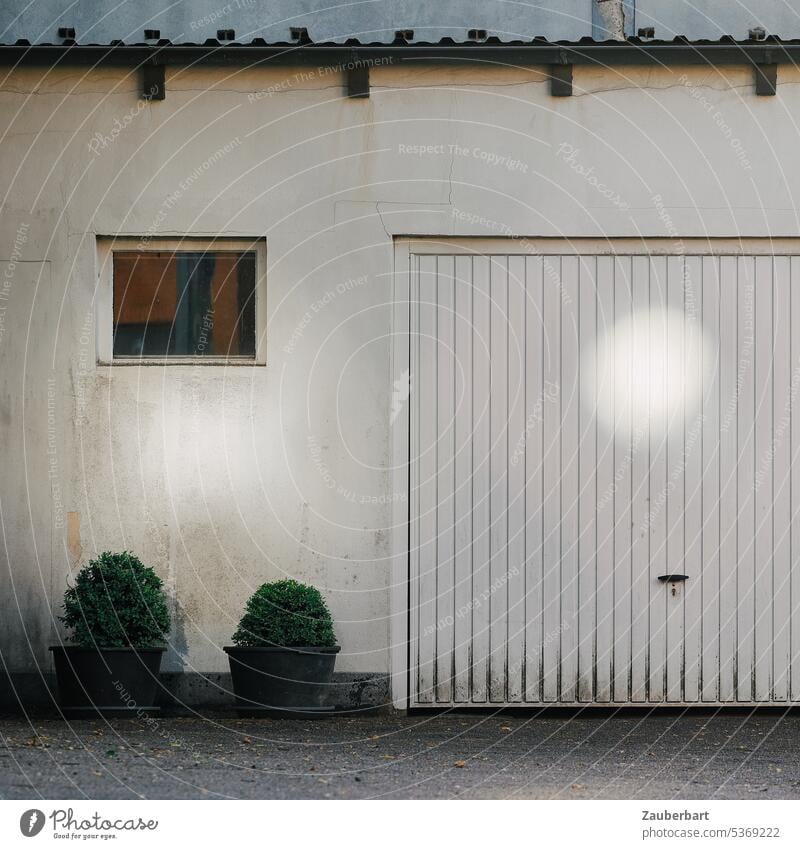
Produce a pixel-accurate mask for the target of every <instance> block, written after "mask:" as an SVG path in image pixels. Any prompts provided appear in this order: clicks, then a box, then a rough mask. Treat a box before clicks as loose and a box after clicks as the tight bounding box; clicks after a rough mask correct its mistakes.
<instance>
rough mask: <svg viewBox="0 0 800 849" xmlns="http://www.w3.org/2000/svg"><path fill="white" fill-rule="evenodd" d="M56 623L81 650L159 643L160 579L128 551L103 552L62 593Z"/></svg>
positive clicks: (162, 622)
mask: <svg viewBox="0 0 800 849" xmlns="http://www.w3.org/2000/svg"><path fill="white" fill-rule="evenodd" d="M59 618H60V619H61V621H62V622H63V623H64V624H65V625H66V626H67V628H70V629H71V630H72V631H73V640H74V642H75V644H76V645H79V646H83V647H85V648H94V647H95V646H96V647H98V648H122V647H127V646H130V647H132V648H149V647H151V646H160V645H163V644H164V642H165V640H166V637H167V634H168V633H169V625H170V622H169V610H168V608H167V599H166V596H165V595H164V590H163V589H162V585H161V578H159V577H158V575H156V573H155V572H154V571H153V570H152V569H151V568H150V567H149V566H145V565H144V563H142V561H141V560H139V558H138V557H136V556H135V555H134V554H131V553H130V552H128V551H123V552H122V553H121V554H112V553H111V552H110V551H104V552H103V553H102V554H101V555H100V556H99V557H98V558H97V559H96V560H90V561H89V565H88V566H84V567H83V569H81V570H80V572H78V576H77V578H76V579H75V586H72V587H69V589H67V591H66V592H65V593H64V615H63V616H61V617H59Z"/></svg>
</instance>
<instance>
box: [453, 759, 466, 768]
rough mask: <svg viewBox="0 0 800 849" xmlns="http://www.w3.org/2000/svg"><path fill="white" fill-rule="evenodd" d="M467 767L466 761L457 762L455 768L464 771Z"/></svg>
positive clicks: (454, 764)
mask: <svg viewBox="0 0 800 849" xmlns="http://www.w3.org/2000/svg"><path fill="white" fill-rule="evenodd" d="M466 765H467V762H466V761H455V762H454V763H453V766H457V767H458V768H459V769H463V768H464V767H465V766H466Z"/></svg>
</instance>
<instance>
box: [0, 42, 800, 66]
mask: <svg viewBox="0 0 800 849" xmlns="http://www.w3.org/2000/svg"><path fill="white" fill-rule="evenodd" d="M379 58H387V59H389V58H391V59H393V60H394V59H397V60H400V61H406V60H411V61H426V62H443V61H449V60H458V61H462V62H468V61H480V62H484V61H492V62H501V63H502V62H506V63H512V64H522V65H525V64H528V65H548V64H592V65H606V64H614V65H617V64H622V65H633V64H656V65H658V64H678V63H691V64H711V65H714V64H742V63H754V64H776V63H781V62H795V61H800V39H791V40H783V39H780V38H778V37H776V36H767V37H766V38H765V39H760V40H753V39H746V40H738V41H737V40H736V39H734V38H733V37H732V36H723V37H722V38H720V39H717V40H709V39H701V40H696V41H690V40H689V39H688V38H685V37H683V36H678V37H676V38H674V39H672V40H669V41H664V40H659V41H656V40H649V39H640V38H630V39H628V40H626V41H595V40H594V39H592V38H590V37H585V38H581V39H579V40H578V41H548V40H547V39H545V38H542V37H536V38H533V39H531V40H530V41H519V40H517V41H501V40H500V39H499V38H496V37H492V38H488V39H486V40H484V41H455V40H453V39H452V38H443V39H441V40H440V41H438V42H416V41H405V40H404V39H395V40H394V41H393V42H391V43H383V42H370V43H362V42H360V41H358V40H357V39H349V40H348V41H345V42H341V43H340V42H332V41H326V42H312V41H302V42H283V41H282V42H267V41H265V40H264V39H261V38H256V39H253V40H252V41H250V42H247V43H242V42H220V41H218V40H216V39H208V40H206V41H205V42H203V43H202V44H198V43H191V42H182V43H180V44H174V43H172V42H170V41H168V40H161V41H159V42H157V43H155V44H152V43H150V44H148V43H142V42H139V43H136V44H124V43H123V42H121V41H120V42H115V43H112V44H79V43H76V42H65V43H63V44H35V45H31V44H29V43H28V42H26V41H17V42H16V43H14V44H0V60H5V61H13V62H14V63H15V64H16V63H19V64H54V63H69V64H75V63H79V64H84V63H89V64H125V65H128V64H147V63H151V64H185V63H192V64H195V63H206V64H236V63H242V62H245V63H249V64H255V63H260V62H275V63H277V64H285V65H290V64H309V63H313V62H320V61H324V62H327V63H335V64H341V63H345V62H349V63H352V62H359V61H361V62H369V61H375V60H376V59H379Z"/></svg>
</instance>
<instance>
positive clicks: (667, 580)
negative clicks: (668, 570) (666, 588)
mask: <svg viewBox="0 0 800 849" xmlns="http://www.w3.org/2000/svg"><path fill="white" fill-rule="evenodd" d="M688 577H689V576H688V575H659V576H658V580H659V581H661V583H662V584H674V583H675V582H676V581H685V580H687V579H688Z"/></svg>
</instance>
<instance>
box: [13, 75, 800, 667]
mask: <svg viewBox="0 0 800 849" xmlns="http://www.w3.org/2000/svg"><path fill="white" fill-rule="evenodd" d="M0 79H1V80H2V87H1V88H0V121H2V127H0V132H1V133H2V135H0V147H1V148H2V151H3V156H2V164H1V165H0V197H2V207H1V212H0V216H1V220H0V275H2V287H3V291H2V299H1V300H0V308H3V310H2V320H3V323H2V337H1V338H0V357H2V371H0V382H1V389H0V432H1V433H2V443H0V444H2V446H3V448H2V450H3V475H2V482H1V483H0V497H1V498H2V503H1V507H2V534H3V540H2V546H0V560H1V561H2V564H0V582H2V587H0V594H1V596H2V598H3V599H4V601H3V605H4V609H3V615H2V617H0V649H2V653H3V657H4V658H5V660H6V663H7V664H8V666H9V668H10V669H11V671H31V670H34V669H35V665H34V661H35V662H37V663H40V664H42V665H43V668H49V666H48V664H49V657H48V652H47V650H46V647H47V645H48V644H49V643H50V642H51V641H52V640H53V638H54V636H55V634H56V624H55V622H54V620H53V619H52V615H51V614H52V612H55V613H57V612H58V610H57V608H58V605H59V601H60V598H61V595H62V593H63V590H64V587H65V581H66V578H67V575H68V573H69V570H70V568H71V567H73V566H74V565H75V564H76V563H78V562H82V560H83V559H85V558H87V557H89V556H91V555H93V554H95V553H96V552H98V551H101V550H104V549H119V548H123V547H127V548H129V549H131V550H133V551H135V552H136V553H138V554H139V555H140V556H141V557H142V558H143V559H144V560H145V561H146V562H149V563H151V564H152V565H154V566H155V567H156V568H157V570H158V571H159V573H160V574H161V575H162V576H163V577H164V578H165V580H166V581H167V584H168V587H169V590H170V593H171V595H172V597H173V598H174V599H175V611H176V626H175V636H174V646H175V651H173V652H171V654H170V657H169V658H168V661H167V668H168V669H171V670H179V669H185V670H192V669H193V670H197V671H201V672H211V671H221V670H224V669H225V668H226V665H227V664H226V658H225V655H224V654H223V653H222V652H221V649H220V647H221V646H222V645H225V644H227V643H228V642H229V639H230V635H231V633H232V631H233V629H234V627H235V624H236V621H237V620H238V617H239V615H240V613H241V609H242V605H243V603H244V600H245V599H246V597H247V595H248V594H249V593H250V592H251V591H252V589H253V588H254V587H255V586H257V585H258V584H260V583H261V582H263V581H266V580H270V579H275V578H277V577H279V576H281V575H289V576H293V577H297V578H299V579H301V580H305V581H310V582H313V583H315V584H316V585H318V586H319V587H320V588H321V589H322V590H323V592H324V593H325V595H326V597H327V598H328V600H329V602H330V605H331V608H332V611H333V613H334V616H335V619H336V631H337V635H338V637H339V639H340V642H341V643H342V646H343V651H342V654H341V656H340V659H339V661H338V667H337V668H338V669H340V670H342V671H387V670H388V665H389V641H390V639H389V627H388V615H389V583H390V553H391V552H392V550H393V546H395V547H402V545H403V544H404V543H403V541H404V539H405V533H406V530H405V527H401V528H399V529H393V528H392V527H391V523H392V514H393V500H395V499H400V500H401V501H402V500H404V499H405V498H406V497H407V493H406V492H405V491H397V492H393V491H392V490H391V483H390V468H389V467H390V464H391V430H390V428H391V425H390V418H391V408H392V390H393V380H394V378H395V375H393V374H392V372H391V366H390V350H391V332H392V324H391V316H392V257H393V238H394V237H395V236H398V235H404V234H418V235H443V234H444V235H448V234H452V235H460V236H469V235H483V236H509V235H512V234H513V235H517V236H521V237H524V236H559V237H578V236H606V235H607V236H610V237H613V236H637V235H647V236H670V237H674V238H679V237H688V236H709V237H716V236H734V237H736V236H742V237H769V236H787V237H793V236H797V235H798V233H799V227H798V216H797V212H796V208H795V203H794V200H793V199H794V198H795V197H796V196H797V195H798V192H800V165H798V159H797V156H796V147H797V137H798V132H797V126H796V123H795V122H796V116H797V115H798V114H800V88H799V87H798V86H797V82H798V81H800V72H798V71H793V70H790V69H788V68H784V67H781V70H780V77H779V83H780V86H779V93H778V96H777V97H774V98H770V97H761V98H759V97H756V96H755V94H754V92H753V83H752V74H751V72H750V71H748V70H746V69H744V68H742V69H727V70H716V69H699V68H685V69H682V68H676V69H664V70H646V69H621V70H616V69H610V70H608V71H592V70H587V69H581V68H576V72H575V86H576V88H575V96H573V97H571V98H561V99H553V98H551V97H550V95H549V87H548V84H547V83H546V81H545V80H544V79H543V78H542V76H541V74H540V72H539V71H536V70H522V69H503V68H484V69H482V68H479V67H468V68H462V69H457V70H447V69H443V68H439V67H420V68H416V69H413V70H409V69H401V68H395V67H391V66H386V67H381V68H375V69H373V70H372V73H371V79H372V96H371V97H370V99H368V100H347V99H344V98H343V97H342V84H341V83H342V81H341V78H340V76H339V75H338V74H337V73H314V72H309V71H308V70H307V69H306V70H300V69H280V68H276V69H256V70H240V69H229V70H225V71H220V70H213V69H183V70H176V69H173V70H170V71H169V72H168V76H167V99H166V100H165V101H164V102H154V103H150V104H144V103H143V102H141V101H139V100H138V98H137V92H138V88H139V81H138V77H137V76H136V75H130V74H129V73H128V72H126V71H124V70H115V69H102V70H96V71H91V72H86V71H84V70H78V69H62V70H55V71H48V70H45V69H20V70H13V71H9V70H8V69H4V70H3V71H2V73H1V74H0ZM115 127H116V128H120V127H121V129H119V130H118V132H115ZM98 134H99V136H98ZM112 139H113V140H112ZM217 151H224V153H223V154H222V155H220V154H217V153H216V152H217ZM212 158H215V159H216V161H215V162H214V163H213V164H212V165H210V166H208V167H205V168H204V166H203V163H205V162H207V161H208V160H210V159H212ZM196 169H200V176H198V177H197V178H196V179H194V180H193V181H191V185H186V181H187V179H190V175H192V174H193V172H195V170H196ZM182 183H183V184H184V185H183V187H182ZM175 192H177V193H178V200H177V202H176V203H174V204H171V205H167V204H165V198H166V197H167V196H169V195H170V194H173V193H175ZM151 232H155V233H157V234H159V235H162V236H181V235H184V234H191V235H203V236H207V235H214V234H217V235H229V236H246V237H254V236H263V237H265V238H266V241H267V253H268V279H267V298H268V326H267V328H266V333H267V337H266V338H267V365H266V366H265V367H241V366H237V367H228V368H226V367H219V366H205V367H198V368H194V367H192V366H182V367H179V366H169V367H141V368H140V367H110V368H109V367H106V366H97V365H96V364H95V360H96V349H95V338H96V332H97V328H96V326H95V319H94V316H95V305H94V304H95V296H96V291H95V289H96V283H97V277H96V275H97V247H96V237H97V236H98V235H100V236H102V235H113V234H125V235H134V236H139V235H142V234H148V233H151ZM15 243H16V247H15ZM6 283H7V284H8V285H6ZM48 393H49V401H48ZM48 403H49V406H48ZM29 645H30V646H31V650H32V653H31V650H29V648H28V646H29Z"/></svg>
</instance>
